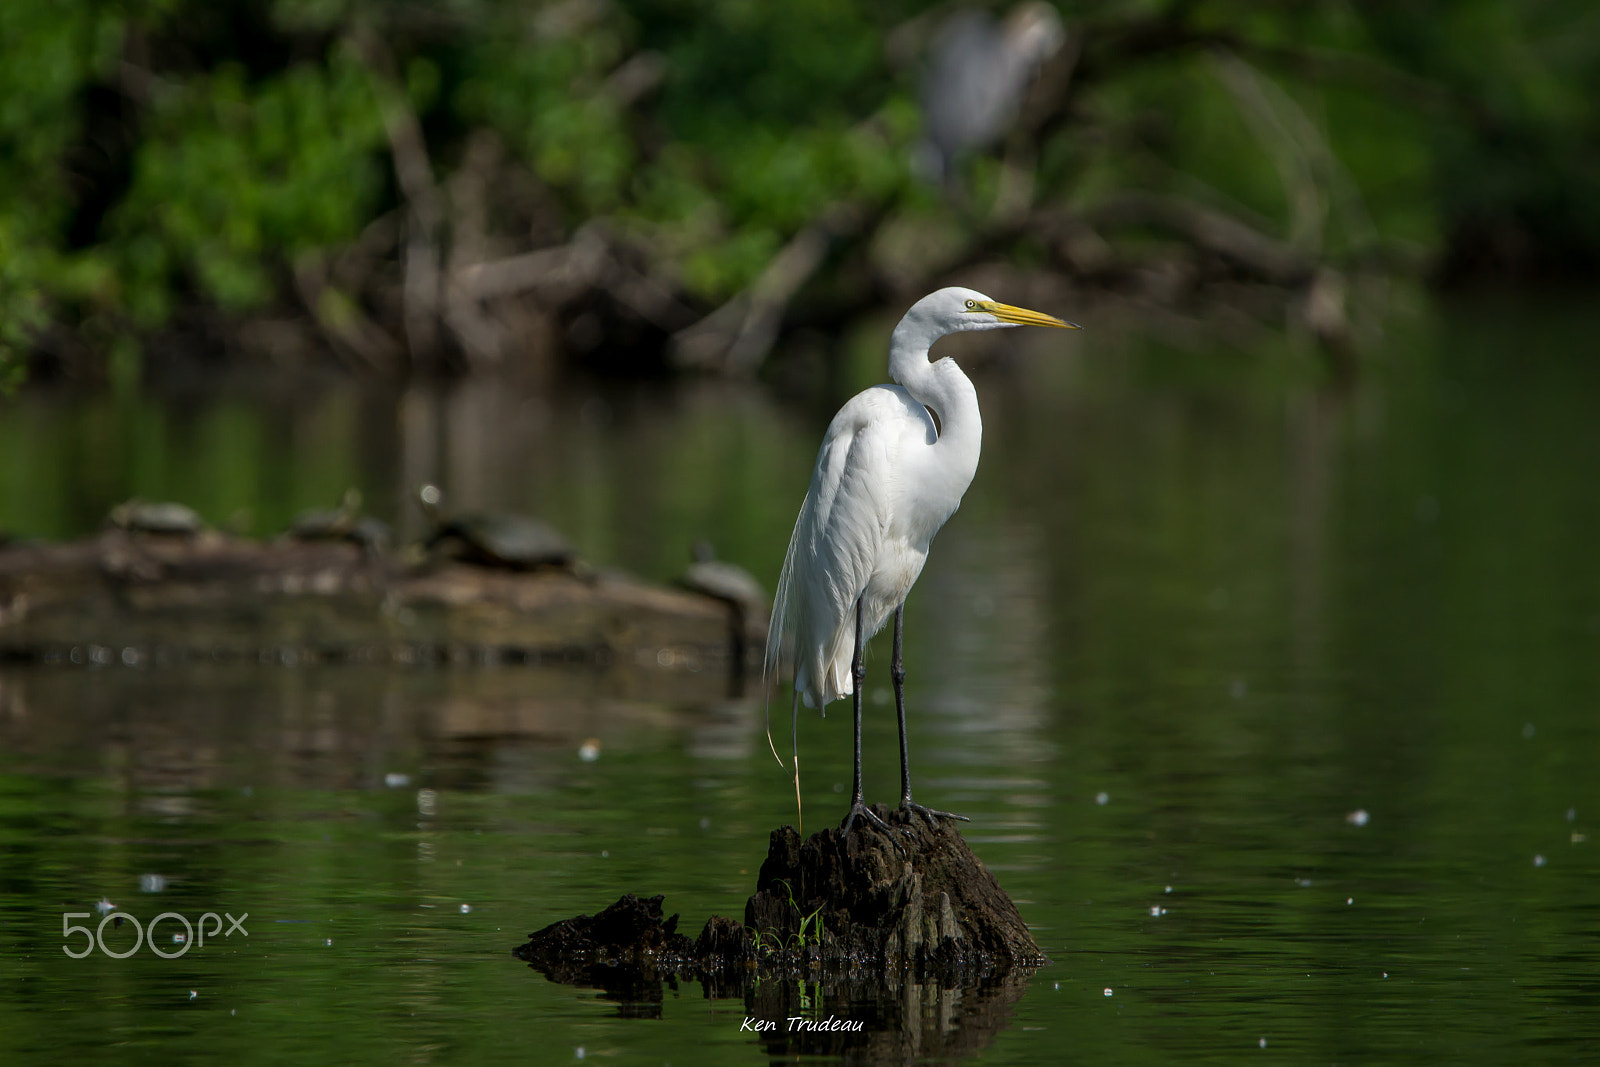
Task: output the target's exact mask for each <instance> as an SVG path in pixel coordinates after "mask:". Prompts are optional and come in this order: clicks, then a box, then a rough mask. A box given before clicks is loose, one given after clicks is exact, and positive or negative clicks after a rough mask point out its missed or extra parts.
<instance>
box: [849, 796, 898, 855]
mask: <svg viewBox="0 0 1600 1067" xmlns="http://www.w3.org/2000/svg"><path fill="white" fill-rule="evenodd" d="M857 816H860V817H861V818H863V819H865V820H866V821H867V822H869V823H871V824H872V825H873V826H876V827H877V828H878V829H879V830H882V831H883V833H884V835H885V836H886V837H888V839H889V841H890V843H892V844H893V845H894V847H895V849H896V850H897V851H899V853H900V854H901V855H902V856H903V855H905V851H906V850H905V849H904V848H901V847H900V839H899V838H898V837H896V836H895V832H894V828H893V827H891V826H890V825H889V824H888V823H886V822H884V821H883V819H882V818H880V817H879V816H878V813H877V812H875V811H873V810H872V809H871V808H869V807H867V805H866V804H865V803H864V802H862V801H859V800H858V801H856V802H855V803H854V804H852V805H850V814H848V815H846V816H845V817H844V822H842V823H840V824H839V829H840V831H841V832H843V833H844V834H845V835H846V836H848V835H849V833H850V831H851V830H852V829H853V828H854V827H855V824H856V817H857ZM910 832H911V831H909V830H902V831H901V833H907V834H909V833H910Z"/></svg>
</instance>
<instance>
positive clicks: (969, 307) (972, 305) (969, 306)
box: [967, 300, 978, 311]
mask: <svg viewBox="0 0 1600 1067" xmlns="http://www.w3.org/2000/svg"><path fill="white" fill-rule="evenodd" d="M977 306H978V305H977V302H976V301H972V300H968V301H967V310H968V311H971V310H972V309H973V308H975V307H977Z"/></svg>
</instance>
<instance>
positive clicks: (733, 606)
mask: <svg viewBox="0 0 1600 1067" xmlns="http://www.w3.org/2000/svg"><path fill="white" fill-rule="evenodd" d="M692 551H693V555H694V561H693V562H692V563H690V564H689V566H688V568H687V569H685V570H684V572H683V576H682V577H680V578H679V579H678V584H679V585H681V586H683V587H684V588H685V589H690V590H693V591H694V592H696V593H704V594H705V595H706V596H709V597H714V598H715V599H717V600H720V601H722V602H723V603H725V604H727V605H728V609H729V629H730V631H731V636H732V641H731V645H732V648H733V665H734V666H733V672H734V677H735V678H740V677H742V676H743V674H744V669H745V657H746V655H747V654H748V653H747V650H748V649H749V647H750V646H751V644H752V643H759V642H760V641H761V640H763V639H764V637H765V634H766V625H767V618H768V615H769V613H770V611H771V608H770V606H769V605H768V603H767V591H766V590H765V589H764V588H762V585H761V583H760V582H758V581H756V579H755V576H754V575H752V574H751V573H750V572H749V571H747V570H745V569H744V568H743V567H741V566H739V565H738V564H737V563H729V562H728V561H727V560H722V559H718V558H717V554H716V551H715V550H714V549H713V548H712V547H711V542H709V541H706V540H700V541H696V542H695V543H694V548H693V550H692Z"/></svg>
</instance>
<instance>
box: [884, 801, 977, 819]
mask: <svg viewBox="0 0 1600 1067" xmlns="http://www.w3.org/2000/svg"><path fill="white" fill-rule="evenodd" d="M900 810H901V811H909V812H911V814H913V815H921V816H922V817H923V818H925V819H927V820H928V825H930V826H938V825H939V820H940V819H960V820H961V821H962V822H971V821H972V820H971V819H969V818H967V817H966V816H965V815H957V814H956V813H955V812H953V811H940V810H939V809H937V808H929V807H924V806H923V805H921V804H918V803H917V802H916V801H914V800H912V799H911V798H910V797H906V798H904V799H903V800H901V801H900Z"/></svg>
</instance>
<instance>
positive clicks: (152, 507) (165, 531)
mask: <svg viewBox="0 0 1600 1067" xmlns="http://www.w3.org/2000/svg"><path fill="white" fill-rule="evenodd" d="M106 522H107V523H108V524H109V525H111V526H114V527H116V528H117V529H119V530H125V531H127V532H128V533H146V534H157V535H162V536H167V537H193V536H194V535H195V534H198V533H200V532H201V531H202V530H204V529H205V528H206V524H205V520H204V519H202V518H200V515H199V513H198V512H196V511H195V510H194V509H193V508H191V507H189V506H187V505H185V504H177V503H171V502H163V503H150V502H148V501H145V500H140V499H139V498H137V497H135V498H134V499H132V500H125V501H123V502H122V503H120V504H118V505H116V506H115V507H113V508H112V509H111V513H110V514H109V515H107V516H106Z"/></svg>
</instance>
